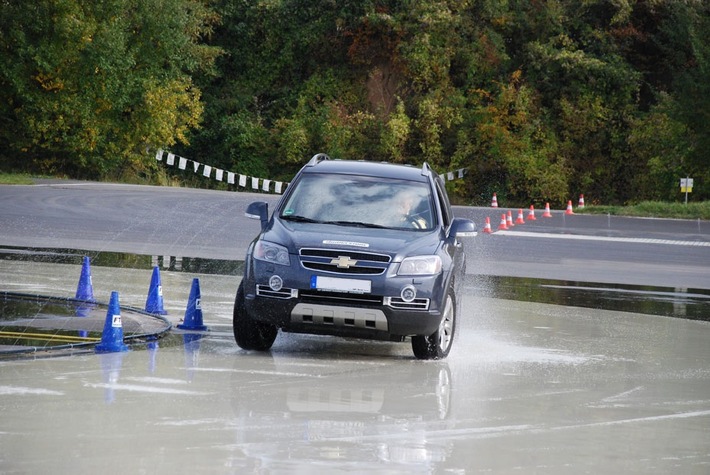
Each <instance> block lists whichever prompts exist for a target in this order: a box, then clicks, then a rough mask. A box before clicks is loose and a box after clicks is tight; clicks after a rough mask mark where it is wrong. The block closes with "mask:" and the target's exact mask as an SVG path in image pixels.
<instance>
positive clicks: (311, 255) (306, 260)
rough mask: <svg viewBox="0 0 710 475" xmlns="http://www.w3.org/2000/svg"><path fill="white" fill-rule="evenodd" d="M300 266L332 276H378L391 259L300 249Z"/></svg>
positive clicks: (373, 255)
mask: <svg viewBox="0 0 710 475" xmlns="http://www.w3.org/2000/svg"><path fill="white" fill-rule="evenodd" d="M299 254H300V260H301V265H302V266H303V267H304V268H305V269H308V270H314V271H320V272H330V273H332V274H350V275H380V274H384V273H385V272H386V271H387V267H388V266H389V262H390V260H391V259H392V258H391V257H390V256H388V255H387V254H376V253H372V252H362V251H349V250H338V249H308V248H306V249H301V250H300V251H299Z"/></svg>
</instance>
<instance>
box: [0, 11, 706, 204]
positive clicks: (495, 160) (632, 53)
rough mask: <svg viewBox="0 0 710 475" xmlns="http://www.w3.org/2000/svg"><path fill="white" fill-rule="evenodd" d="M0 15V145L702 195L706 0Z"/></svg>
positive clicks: (480, 182)
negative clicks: (319, 158) (411, 169)
mask: <svg viewBox="0 0 710 475" xmlns="http://www.w3.org/2000/svg"><path fill="white" fill-rule="evenodd" d="M156 11H160V12H163V14H161V15H155V13H154V12H156ZM0 32H2V35H0V95H2V99H3V100H2V101H0V164H2V165H0V166H3V167H13V168H19V169H22V168H26V169H30V170H40V171H44V172H53V171H54V172H61V173H65V174H69V175H72V176H78V177H101V176H104V177H106V176H120V175H123V176H127V175H128V176H134V177H138V176H142V175H145V177H146V179H153V180H155V181H160V182H170V181H171V180H174V179H179V180H186V179H189V178H187V177H184V176H182V175H180V173H179V172H177V171H167V172H166V171H165V170H156V169H155V168H154V167H155V163H154V161H151V160H150V157H152V156H153V154H152V153H150V154H147V153H146V150H147V149H148V148H157V147H160V148H171V149H172V150H173V151H175V152H176V153H179V154H181V155H183V156H186V157H190V158H193V159H195V160H198V161H200V162H203V163H209V164H210V165H212V166H216V167H220V168H224V169H230V170H234V171H237V172H239V173H244V174H249V175H253V176H260V177H268V178H273V179H281V180H285V181H287V180H289V179H290V178H291V177H292V175H293V173H294V172H295V171H296V170H297V169H298V168H299V167H300V166H301V165H302V164H303V163H304V162H305V160H307V159H308V158H309V157H310V156H312V155H313V154H314V153H317V152H326V153H329V154H330V155H331V156H334V157H340V158H355V159H368V160H390V161H394V162H398V163H411V164H414V165H419V164H421V162H423V161H427V162H429V163H430V165H431V166H432V167H433V168H434V169H436V170H438V171H440V172H447V171H450V170H456V169H459V168H465V169H466V177H465V179H464V180H459V181H454V182H449V183H447V187H448V188H449V190H450V192H451V193H452V195H453V199H454V200H456V201H457V202H463V203H476V204H487V203H488V202H489V200H490V197H491V195H492V193H493V192H496V193H497V194H498V197H499V199H500V200H501V201H503V202H505V203H506V204H507V205H511V206H527V205H528V204H530V203H536V204H541V203H542V202H551V203H552V204H555V205H563V204H564V203H566V201H567V200H568V199H569V196H576V195H578V194H579V193H585V194H587V195H589V196H594V197H595V200H596V201H598V202H602V203H627V202H632V201H639V200H644V199H652V200H657V199H668V200H674V199H675V200H678V199H679V197H678V194H677V183H678V180H679V178H680V177H681V176H691V177H693V178H694V179H695V189H694V193H695V195H694V196H695V198H696V199H707V198H709V197H710V165H709V164H708V160H707V158H706V151H707V150H708V149H709V148H710V80H709V78H710V74H709V73H710V42H708V41H707V38H708V37H710V3H708V2H701V1H695V0H693V1H661V0H615V1H609V0H585V1H583V2H566V1H561V0H550V1H545V2H540V1H534V2H530V1H527V0H508V1H498V0H464V1H461V0H425V1H405V2H402V1H395V0H377V1H373V0H365V1H361V2H336V1H333V0H309V1H306V0H107V1H103V2H93V3H91V2H89V3H87V2H80V1H79V0H38V1H37V2H20V1H19V0H8V1H6V2H4V3H0ZM221 53H223V54H221ZM173 173H174V174H173ZM201 184H204V182H201Z"/></svg>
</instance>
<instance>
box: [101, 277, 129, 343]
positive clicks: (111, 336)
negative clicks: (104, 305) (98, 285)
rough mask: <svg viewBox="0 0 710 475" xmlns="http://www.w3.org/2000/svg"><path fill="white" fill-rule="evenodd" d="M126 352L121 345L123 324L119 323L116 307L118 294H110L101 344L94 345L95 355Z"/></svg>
mask: <svg viewBox="0 0 710 475" xmlns="http://www.w3.org/2000/svg"><path fill="white" fill-rule="evenodd" d="M118 351H128V346H126V345H124V344H123V324H122V323H121V307H120V306H119V305H118V292H116V291H115V290H114V291H113V292H111V300H110V301H109V304H108V311H107V312H106V322H105V323H104V331H103V333H102V334H101V342H100V343H99V344H98V345H96V352H97V353H114V352H118Z"/></svg>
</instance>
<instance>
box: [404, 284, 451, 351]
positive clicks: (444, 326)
mask: <svg viewBox="0 0 710 475" xmlns="http://www.w3.org/2000/svg"><path fill="white" fill-rule="evenodd" d="M455 330H456V303H455V302H454V297H453V295H452V292H451V291H449V292H447V294H446V300H445V301H444V311H443V315H442V317H441V323H440V324H439V328H438V330H436V331H435V332H434V333H432V334H431V335H416V336H413V337H412V350H413V351H414V356H416V357H417V358H419V359H420V360H436V359H443V358H446V357H447V356H448V354H449V351H451V345H452V343H453V342H454V332H455Z"/></svg>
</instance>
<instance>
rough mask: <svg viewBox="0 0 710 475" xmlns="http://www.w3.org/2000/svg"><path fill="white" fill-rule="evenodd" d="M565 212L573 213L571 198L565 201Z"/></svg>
mask: <svg viewBox="0 0 710 475" xmlns="http://www.w3.org/2000/svg"><path fill="white" fill-rule="evenodd" d="M565 214H574V211H572V200H569V201H568V202H567V211H565Z"/></svg>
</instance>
